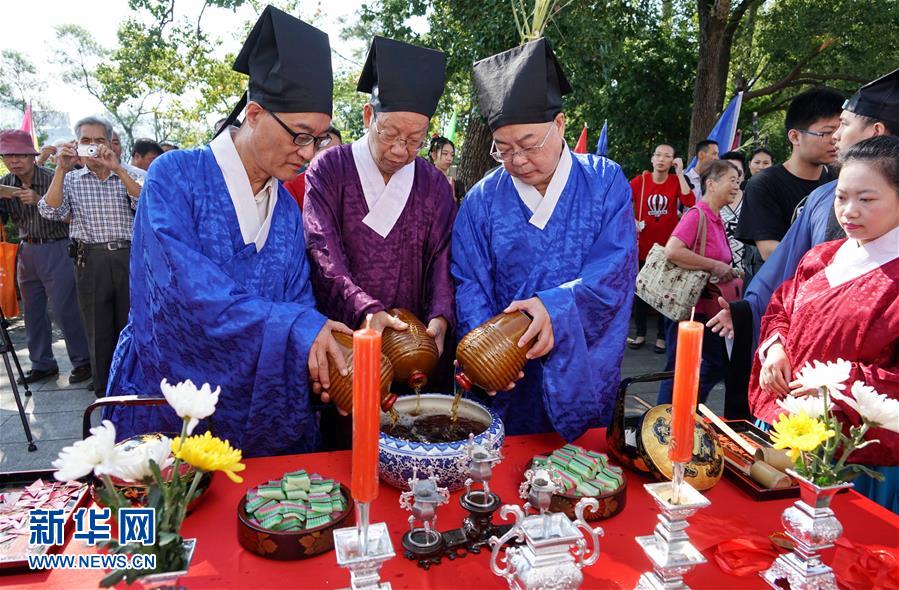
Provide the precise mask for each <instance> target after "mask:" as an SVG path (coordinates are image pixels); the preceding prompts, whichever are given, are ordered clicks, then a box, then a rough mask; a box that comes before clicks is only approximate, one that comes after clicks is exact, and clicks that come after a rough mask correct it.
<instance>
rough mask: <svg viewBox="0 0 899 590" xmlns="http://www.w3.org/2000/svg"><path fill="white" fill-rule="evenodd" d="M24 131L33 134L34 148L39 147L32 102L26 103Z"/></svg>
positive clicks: (23, 118) (23, 119)
mask: <svg viewBox="0 0 899 590" xmlns="http://www.w3.org/2000/svg"><path fill="white" fill-rule="evenodd" d="M22 131H26V132H27V133H28V135H30V136H31V142H32V143H33V144H34V149H38V145H37V133H35V129H34V120H33V119H32V117H31V104H26V105H25V116H24V117H22Z"/></svg>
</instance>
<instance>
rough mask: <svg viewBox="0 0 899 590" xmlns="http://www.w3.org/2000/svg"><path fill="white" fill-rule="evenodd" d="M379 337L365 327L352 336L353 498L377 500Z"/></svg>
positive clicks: (366, 500) (376, 333)
mask: <svg viewBox="0 0 899 590" xmlns="http://www.w3.org/2000/svg"><path fill="white" fill-rule="evenodd" d="M380 381H381V334H380V333H379V332H377V331H376V330H372V329H371V328H370V327H369V325H368V321H366V322H365V327H364V328H362V329H361V330H357V331H356V332H354V333H353V487H352V493H353V499H354V500H356V501H357V502H371V501H373V500H374V499H375V498H377V497H378V433H379V431H380V423H381V409H380V405H379V399H380Z"/></svg>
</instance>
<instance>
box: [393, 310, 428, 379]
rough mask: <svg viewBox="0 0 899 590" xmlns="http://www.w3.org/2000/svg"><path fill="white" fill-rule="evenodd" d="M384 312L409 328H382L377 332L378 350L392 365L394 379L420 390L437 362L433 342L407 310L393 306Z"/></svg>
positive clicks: (423, 326) (424, 328) (425, 330)
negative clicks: (379, 347) (379, 335)
mask: <svg viewBox="0 0 899 590" xmlns="http://www.w3.org/2000/svg"><path fill="white" fill-rule="evenodd" d="M388 313H389V314H390V315H392V316H393V317H395V318H398V319H400V320H402V321H403V322H405V323H406V325H407V326H409V327H408V328H407V329H405V330H393V329H391V328H385V329H384V332H383V333H382V334H381V352H382V353H383V354H384V356H386V357H387V358H388V359H389V360H390V364H391V365H393V378H394V379H396V381H398V382H400V383H405V384H406V385H408V386H409V387H411V388H412V389H419V390H420V389H421V388H422V387H424V386H425V384H427V382H428V374H429V373H430V372H431V371H433V370H434V367H435V366H436V365H437V359H438V357H439V355H438V354H437V344H436V343H435V342H434V339H433V338H431V337H430V336H428V334H427V328H426V327H425V325H424V324H423V323H422V322H421V320H419V319H418V318H417V317H415V315H413V313H412V312H411V311H409V310H407V309H399V308H395V309H391V310H390V311H389V312H388Z"/></svg>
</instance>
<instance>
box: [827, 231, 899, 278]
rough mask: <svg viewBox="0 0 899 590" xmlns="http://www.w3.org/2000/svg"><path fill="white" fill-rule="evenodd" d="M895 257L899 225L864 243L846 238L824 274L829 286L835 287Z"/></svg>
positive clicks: (898, 256) (898, 245) (897, 254)
mask: <svg viewBox="0 0 899 590" xmlns="http://www.w3.org/2000/svg"><path fill="white" fill-rule="evenodd" d="M897 258H899V227H895V228H893V229H891V230H890V231H888V232H887V233H885V234H883V235H882V236H880V237H879V238H877V239H876V240H872V241H870V242H868V243H867V244H864V245H862V244H859V243H858V241H857V240H853V239H851V238H850V239H848V240H846V242H844V243H843V245H842V246H840V248H839V250H837V253H836V254H835V255H834V257H833V260H832V261H831V262H830V264H828V265H827V267H826V268H825V269H824V274H825V276H827V281H828V282H829V283H830V286H831V287H836V286H837V285H842V284H843V283H848V282H849V281H851V280H853V279H857V278H858V277H860V276H862V275H863V274H866V273H869V272H871V271H872V270H874V269H876V268H878V267H880V266H883V265H884V264H886V263H888V262H891V261H893V260H895V259H897Z"/></svg>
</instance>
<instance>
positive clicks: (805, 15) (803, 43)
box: [728, 0, 899, 161]
mask: <svg viewBox="0 0 899 590" xmlns="http://www.w3.org/2000/svg"><path fill="white" fill-rule="evenodd" d="M897 28H899V3H897V2H881V1H879V0H827V1H821V0H778V1H777V2H771V3H767V4H765V5H764V7H763V8H761V9H760V10H759V12H758V14H757V15H755V18H751V19H749V20H747V21H746V22H744V23H743V29H742V30H741V32H740V34H739V35H738V37H737V40H736V43H735V45H734V56H733V59H732V62H731V63H732V71H731V75H732V76H731V85H730V86H731V88H736V87H741V88H746V87H747V86H748V90H749V92H750V93H760V92H764V94H763V95H761V96H757V97H755V98H750V100H747V101H746V102H744V105H743V114H742V116H741V121H740V122H741V126H742V127H743V128H744V129H747V128H750V127H751V123H750V122H751V117H752V112H753V111H755V112H758V113H759V116H760V129H761V133H760V138H759V143H760V144H763V145H764V144H769V145H770V147H772V148H773V150H774V151H775V155H776V156H777V157H778V161H783V159H784V158H786V157H787V156H789V149H790V148H789V143H788V142H787V141H786V138H785V131H784V129H783V115H784V111H785V110H786V107H787V105H788V104H789V101H790V100H791V99H792V98H793V97H794V96H795V95H796V94H798V93H799V92H801V91H802V90H805V89H807V88H809V87H811V86H814V85H821V84H824V85H827V86H830V87H833V88H836V89H838V90H841V91H843V92H845V93H846V94H852V93H853V92H855V91H856V90H857V89H858V88H859V86H861V85H862V84H863V83H865V82H866V81H869V80H872V79H874V78H876V77H879V76H881V75H883V74H885V73H887V72H889V71H891V70H892V69H894V68H895V67H896V64H897V62H899V45H897V44H896V43H895V40H894V39H895V31H896V30H897ZM822 47H823V49H822ZM797 64H798V65H800V66H801V67H800V68H799V69H798V70H797V68H796V66H797ZM784 82H786V84H785V83H784ZM769 91H770V92H769ZM732 93H733V92H732V91H729V92H728V96H730V95H731V94H732ZM750 96H751V94H750ZM747 137H748V134H746V133H744V140H746V139H747Z"/></svg>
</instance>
